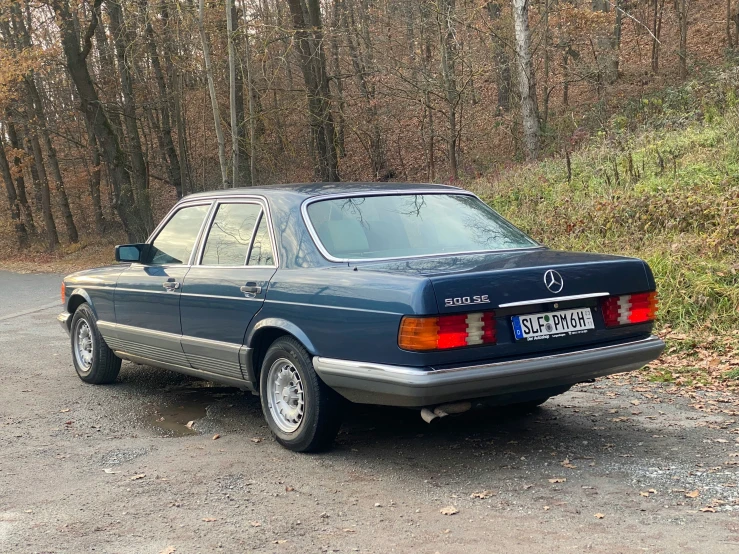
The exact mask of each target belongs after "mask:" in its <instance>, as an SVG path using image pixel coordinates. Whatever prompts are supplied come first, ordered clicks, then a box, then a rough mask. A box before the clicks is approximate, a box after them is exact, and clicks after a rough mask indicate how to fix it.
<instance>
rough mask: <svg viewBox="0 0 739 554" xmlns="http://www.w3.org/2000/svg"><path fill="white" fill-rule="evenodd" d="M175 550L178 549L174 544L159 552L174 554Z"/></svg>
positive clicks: (161, 553) (160, 553)
mask: <svg viewBox="0 0 739 554" xmlns="http://www.w3.org/2000/svg"><path fill="white" fill-rule="evenodd" d="M175 552H177V549H176V548H175V547H174V546H167V547H165V548H164V550H162V551H161V552H159V554H174V553H175Z"/></svg>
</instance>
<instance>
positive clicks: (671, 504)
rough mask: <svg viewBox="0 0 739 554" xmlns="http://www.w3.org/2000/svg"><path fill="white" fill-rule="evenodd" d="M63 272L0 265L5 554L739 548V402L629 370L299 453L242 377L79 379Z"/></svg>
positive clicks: (393, 413) (411, 417)
mask: <svg viewBox="0 0 739 554" xmlns="http://www.w3.org/2000/svg"><path fill="white" fill-rule="evenodd" d="M59 280H60V277H59V276H55V275H15V274H12V273H7V272H0V552H8V553H25V552H48V553H50V552H55V553H56V552H69V553H77V552H90V551H95V552H111V553H113V552H116V553H136V554H140V553H152V554H158V553H170V554H171V553H175V552H176V553H177V554H180V553H190V552H275V553H283V552H284V553H288V552H289V553H304V552H305V553H310V552H366V553H369V552H371V553H386V552H412V553H414V554H416V553H418V554H425V553H429V554H433V553H436V552H438V553H441V554H444V553H457V552H458V553H471V552H506V553H509V552H526V553H536V552H585V551H587V552H609V553H610V552H696V553H703V552H712V553H721V552H731V553H736V552H739V487H737V484H738V482H739V479H738V477H739V475H738V474H737V469H738V468H739V465H737V464H739V442H738V441H739V423H737V419H739V418H737V416H739V405H738V403H737V399H736V398H732V397H726V396H723V395H721V394H719V393H707V392H706V393H696V394H695V395H694V396H693V397H692V398H691V397H688V396H686V395H684V394H680V393H679V391H678V390H677V389H673V388H668V387H667V386H665V385H661V384H652V383H646V384H645V383H641V382H637V381H636V380H635V379H633V378H628V377H619V378H614V379H605V380H599V381H598V382H596V383H593V384H588V385H582V386H579V387H576V388H575V389H573V390H572V391H571V392H569V393H567V394H565V395H562V396H560V397H557V398H555V399H552V400H550V401H549V402H547V403H546V404H544V406H543V407H542V408H541V409H538V410H536V411H535V412H532V413H530V414H524V415H516V414H512V413H510V412H506V411H502V412H501V411H498V412H493V411H484V410H477V411H472V412H469V413H467V414H464V415H461V416H452V417H449V418H446V419H444V420H441V421H439V422H438V423H436V422H434V424H432V425H428V424H426V423H424V422H423V421H422V420H421V418H420V417H419V415H418V413H417V412H413V411H406V410H396V409H386V408H367V407H355V408H354V409H353V411H352V412H351V414H349V416H348V421H347V422H346V424H345V425H344V427H343V428H342V431H341V434H340V435H339V438H338V441H337V444H336V448H335V449H334V450H333V451H331V452H329V453H326V454H321V455H301V454H294V453H291V452H288V451H286V450H284V449H283V448H281V447H280V446H279V445H278V444H277V443H275V442H274V441H273V440H272V438H271V437H270V435H269V432H268V430H267V428H266V427H265V424H264V422H263V419H262V415H261V410H260V407H259V403H258V400H257V398H256V397H254V396H252V395H250V394H248V393H244V392H241V391H238V390H236V389H232V388H228V387H220V386H215V385H213V384H212V383H207V382H204V381H197V380H193V379H190V378H188V377H184V376H180V375H177V374H175V373H171V372H168V371H162V370H156V369H153V368H150V367H145V366H139V365H134V364H131V363H124V364H123V369H122V371H121V375H120V378H119V380H118V382H117V383H116V384H114V385H109V386H91V385H85V384H84V383H82V382H81V381H80V380H79V379H78V378H77V377H76V376H75V373H74V370H73V368H72V364H71V359H70V352H69V343H68V339H67V337H66V335H65V334H64V333H63V331H62V330H61V329H60V328H59V326H58V325H57V323H56V321H55V319H54V318H55V316H56V314H57V313H58V312H59V311H60V306H59V305H58V303H57V302H58V300H57V297H58V286H59ZM55 303H57V304H55ZM188 421H194V422H195V423H194V425H193V426H192V427H193V428H192V429H188V427H187V426H186V423H187V422H188ZM216 437H218V438H217V439H216ZM447 507H450V508H453V509H450V510H448V512H455V511H456V513H454V514H453V515H444V514H443V513H442V510H443V509H444V508H447ZM702 510H703V511H702Z"/></svg>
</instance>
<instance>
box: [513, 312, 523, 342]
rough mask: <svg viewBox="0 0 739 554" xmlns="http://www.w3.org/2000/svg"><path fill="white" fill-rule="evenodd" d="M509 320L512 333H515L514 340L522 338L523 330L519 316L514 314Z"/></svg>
mask: <svg viewBox="0 0 739 554" xmlns="http://www.w3.org/2000/svg"><path fill="white" fill-rule="evenodd" d="M511 321H512V322H513V333H514V334H515V335H516V340H520V339H522V338H523V331H522V330H521V318H519V317H518V316H517V315H514V316H513V317H512V318H511Z"/></svg>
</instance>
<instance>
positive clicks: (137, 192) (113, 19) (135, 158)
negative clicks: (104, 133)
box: [105, 0, 154, 235]
mask: <svg viewBox="0 0 739 554" xmlns="http://www.w3.org/2000/svg"><path fill="white" fill-rule="evenodd" d="M105 4H106V6H107V11H108V17H109V18H110V32H111V34H112V35H113V44H114V46H115V54H116V58H117V61H118V73H119V75H120V82H121V93H122V96H123V119H124V125H125V128H126V136H127V137H128V150H129V154H130V158H131V169H132V170H133V172H132V179H131V184H132V185H133V192H134V196H135V199H136V205H137V207H138V209H139V212H140V214H141V220H142V221H143V222H144V224H145V225H146V230H147V235H148V234H149V232H151V231H153V230H154V222H153V218H152V214H151V200H150V199H149V183H148V168H147V164H146V161H145V160H144V152H143V148H142V147H141V137H140V136H139V127H138V116H137V114H136V97H135V95H134V91H133V77H132V75H131V68H132V67H133V60H132V59H131V48H132V43H133V40H132V37H130V36H129V35H130V33H129V31H128V30H127V29H126V28H125V25H124V21H123V12H122V10H121V5H120V4H119V3H118V0H109V1H107V2H106V3H105Z"/></svg>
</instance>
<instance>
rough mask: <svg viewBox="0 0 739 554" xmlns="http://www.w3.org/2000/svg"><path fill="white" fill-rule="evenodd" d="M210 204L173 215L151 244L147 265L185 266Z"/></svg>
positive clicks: (190, 207)
mask: <svg viewBox="0 0 739 554" xmlns="http://www.w3.org/2000/svg"><path fill="white" fill-rule="evenodd" d="M208 210H210V204H201V205H198V206H186V207H184V208H182V209H180V210H178V211H177V213H175V214H174V215H173V216H172V217H171V219H170V220H169V221H168V222H167V224H166V225H165V226H164V227H163V228H162V230H161V231H160V232H159V234H158V235H157V237H156V238H155V239H154V242H152V243H151V249H150V252H149V256H148V258H149V262H148V263H149V264H152V265H164V264H186V263H188V262H189V261H190V254H191V253H192V248H193V246H195V241H196V240H197V238H198V233H200V227H201V226H202V225H203V220H204V219H205V216H206V214H207V213H208Z"/></svg>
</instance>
